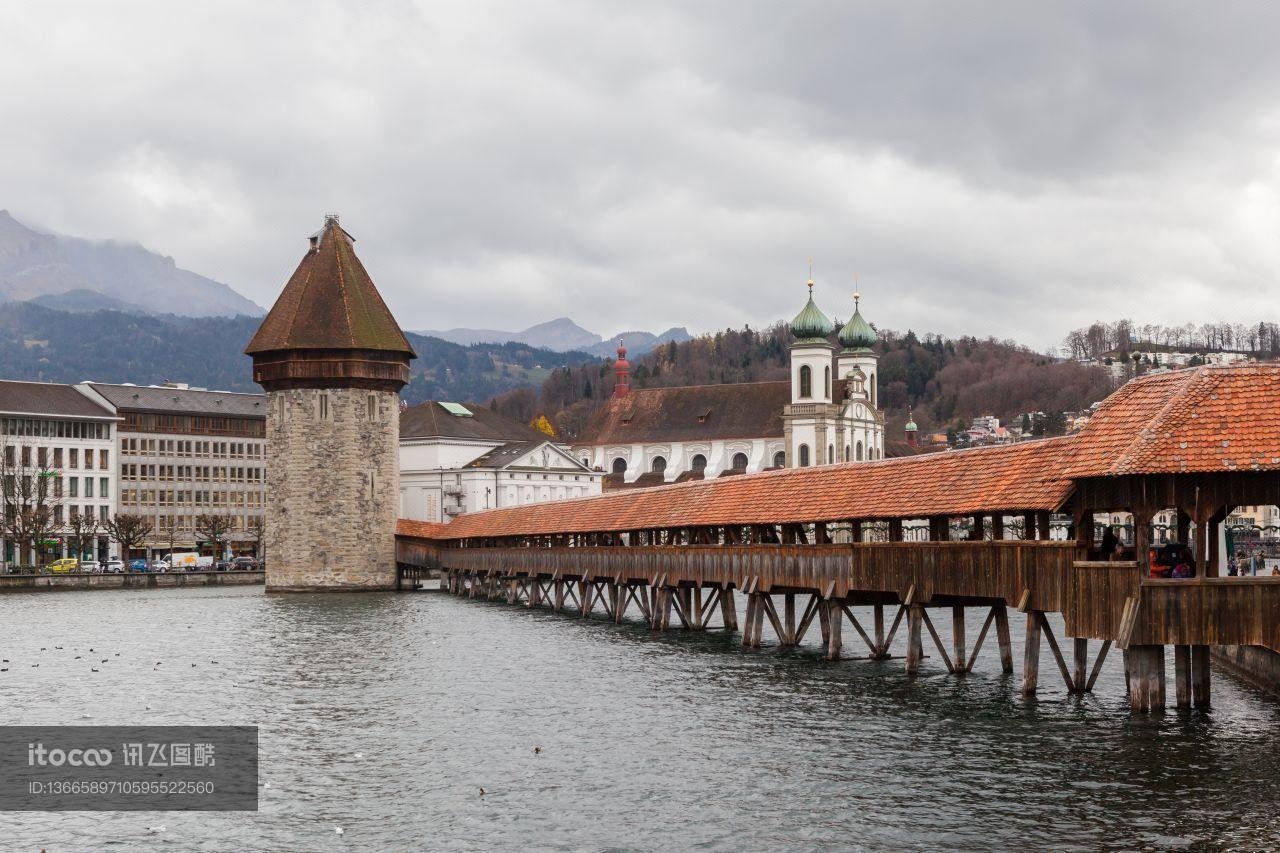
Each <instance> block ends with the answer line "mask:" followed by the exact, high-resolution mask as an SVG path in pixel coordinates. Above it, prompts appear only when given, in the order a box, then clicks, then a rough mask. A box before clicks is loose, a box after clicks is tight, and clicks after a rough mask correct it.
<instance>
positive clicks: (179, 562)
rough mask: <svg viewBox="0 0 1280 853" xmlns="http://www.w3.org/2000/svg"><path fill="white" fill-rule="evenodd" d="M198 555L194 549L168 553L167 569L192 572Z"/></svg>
mask: <svg viewBox="0 0 1280 853" xmlns="http://www.w3.org/2000/svg"><path fill="white" fill-rule="evenodd" d="M199 560H200V557H199V555H197V554H196V553H195V552H194V551H188V552H186V553H181V554H171V555H169V571H171V572H193V571H195V570H196V567H197V566H198V565H199Z"/></svg>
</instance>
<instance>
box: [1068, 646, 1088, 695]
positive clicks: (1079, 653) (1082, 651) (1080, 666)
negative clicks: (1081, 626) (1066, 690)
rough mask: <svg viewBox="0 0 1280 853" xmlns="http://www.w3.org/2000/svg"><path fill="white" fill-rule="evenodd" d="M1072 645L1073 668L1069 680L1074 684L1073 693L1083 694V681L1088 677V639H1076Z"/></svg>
mask: <svg viewBox="0 0 1280 853" xmlns="http://www.w3.org/2000/svg"><path fill="white" fill-rule="evenodd" d="M1072 645H1073V646H1074V649H1073V651H1074V655H1073V657H1074V660H1073V663H1074V668H1073V670H1072V675H1071V680H1072V681H1073V682H1075V684H1074V687H1075V692H1077V693H1083V692H1085V681H1086V679H1088V677H1089V639H1088V638H1087V637H1076V638H1075V639H1074V640H1073V642H1072Z"/></svg>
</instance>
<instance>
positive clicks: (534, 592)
mask: <svg viewBox="0 0 1280 853" xmlns="http://www.w3.org/2000/svg"><path fill="white" fill-rule="evenodd" d="M529 583H530V584H531V586H530V587H529V606H530V607H537V606H538V605H540V604H542V581H541V580H539V579H538V577H537V576H536V575H531V576H530V577H529Z"/></svg>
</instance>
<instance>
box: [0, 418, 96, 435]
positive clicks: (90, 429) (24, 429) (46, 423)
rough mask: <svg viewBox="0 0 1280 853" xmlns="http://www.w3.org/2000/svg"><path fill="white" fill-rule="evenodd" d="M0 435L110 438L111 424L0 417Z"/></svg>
mask: <svg viewBox="0 0 1280 853" xmlns="http://www.w3.org/2000/svg"><path fill="white" fill-rule="evenodd" d="M0 435H17V436H25V437H29V438H84V439H94V440H98V439H109V438H111V424H109V423H107V424H102V423H95V422H94V421H52V420H43V419H41V418H0Z"/></svg>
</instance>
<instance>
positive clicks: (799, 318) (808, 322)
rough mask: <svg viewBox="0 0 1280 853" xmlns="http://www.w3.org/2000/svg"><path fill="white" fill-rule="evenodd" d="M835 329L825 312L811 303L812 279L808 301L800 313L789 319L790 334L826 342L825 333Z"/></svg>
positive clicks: (827, 333)
mask: <svg viewBox="0 0 1280 853" xmlns="http://www.w3.org/2000/svg"><path fill="white" fill-rule="evenodd" d="M834 330H835V324H834V323H832V322H831V320H830V319H828V317H827V315H826V314H823V313H822V311H821V310H820V309H819V308H818V306H817V305H815V304H813V280H812V279H810V281H809V301H808V302H806V303H805V306H804V308H803V309H801V311H800V313H799V314H797V315H796V318H795V319H794V320H792V321H791V334H793V335H795V336H796V337H797V338H798V339H800V340H802V341H804V340H820V341H823V342H824V343H825V342H826V339H827V335H829V334H831V333H832V331H834Z"/></svg>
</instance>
